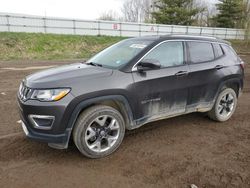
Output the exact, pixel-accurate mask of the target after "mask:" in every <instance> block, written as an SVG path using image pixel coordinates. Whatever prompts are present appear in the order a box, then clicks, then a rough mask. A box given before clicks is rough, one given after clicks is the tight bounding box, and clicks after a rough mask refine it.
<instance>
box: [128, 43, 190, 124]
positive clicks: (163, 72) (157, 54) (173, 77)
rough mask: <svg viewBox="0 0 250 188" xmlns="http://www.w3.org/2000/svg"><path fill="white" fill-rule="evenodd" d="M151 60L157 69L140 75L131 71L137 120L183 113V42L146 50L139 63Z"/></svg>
mask: <svg viewBox="0 0 250 188" xmlns="http://www.w3.org/2000/svg"><path fill="white" fill-rule="evenodd" d="M147 59H154V60H156V61H159V62H160V64H161V68H160V69H157V70H147V71H144V72H143V73H140V72H138V71H135V72H133V73H132V74H133V78H134V81H135V83H134V85H133V92H134V93H136V99H137V105H138V109H139V111H138V114H137V115H138V117H137V119H140V120H141V121H147V120H148V119H154V118H159V117H160V116H162V115H166V116H167V115H173V114H179V113H183V112H185V109H186V103H187V92H188V89H187V84H186V82H187V75H188V71H189V70H188V65H187V64H186V63H185V54H184V43H183V42H182V41H167V42H164V43H162V44H160V45H158V46H157V47H155V48H154V49H153V50H152V51H150V52H149V53H148V54H147V55H145V56H144V58H143V59H142V61H146V60H147Z"/></svg>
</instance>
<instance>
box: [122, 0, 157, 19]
mask: <svg viewBox="0 0 250 188" xmlns="http://www.w3.org/2000/svg"><path fill="white" fill-rule="evenodd" d="M153 1H154V0H125V2H124V3H123V6H122V9H121V11H122V14H123V18H124V20H125V21H127V22H150V21H151V20H150V19H151V8H152V2H153Z"/></svg>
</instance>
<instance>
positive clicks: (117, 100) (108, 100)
mask: <svg viewBox="0 0 250 188" xmlns="http://www.w3.org/2000/svg"><path fill="white" fill-rule="evenodd" d="M100 104H101V105H107V106H110V107H113V108H115V109H116V110H118V111H119V112H120V113H121V114H122V116H123V118H124V121H125V124H126V129H132V127H133V125H134V119H133V113H132V110H131V106H130V104H129V102H128V100H127V99H126V97H124V96H123V95H106V96H100V97H95V98H91V99H87V100H83V101H81V102H80V103H78V105H77V106H76V107H75V109H74V110H73V113H72V114H71V117H70V120H69V122H68V125H67V128H69V129H71V130H73V128H74V125H75V122H76V120H77V118H78V116H79V114H80V113H82V112H83V111H84V110H86V109H87V108H89V107H91V106H94V105H100Z"/></svg>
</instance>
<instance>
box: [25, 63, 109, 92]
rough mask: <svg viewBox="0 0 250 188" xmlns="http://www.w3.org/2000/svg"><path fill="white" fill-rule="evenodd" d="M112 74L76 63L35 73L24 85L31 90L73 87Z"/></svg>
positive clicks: (106, 70)
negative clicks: (73, 84)
mask: <svg viewBox="0 0 250 188" xmlns="http://www.w3.org/2000/svg"><path fill="white" fill-rule="evenodd" d="M112 72H113V71H112V69H107V68H102V67H97V66H91V65H86V64H83V63H75V64H70V65H64V66H59V67H55V68H51V69H48V70H44V71H40V72H37V73H34V74H32V75H29V76H27V77H26V79H25V80H24V83H25V85H26V86H27V87H30V88H58V87H71V85H72V83H75V82H85V81H87V80H91V79H94V78H100V77H107V76H110V75H111V74H112Z"/></svg>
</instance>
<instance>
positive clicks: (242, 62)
mask: <svg viewBox="0 0 250 188" xmlns="http://www.w3.org/2000/svg"><path fill="white" fill-rule="evenodd" d="M240 66H241V68H242V69H243V70H244V68H245V63H244V61H241V62H240Z"/></svg>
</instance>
